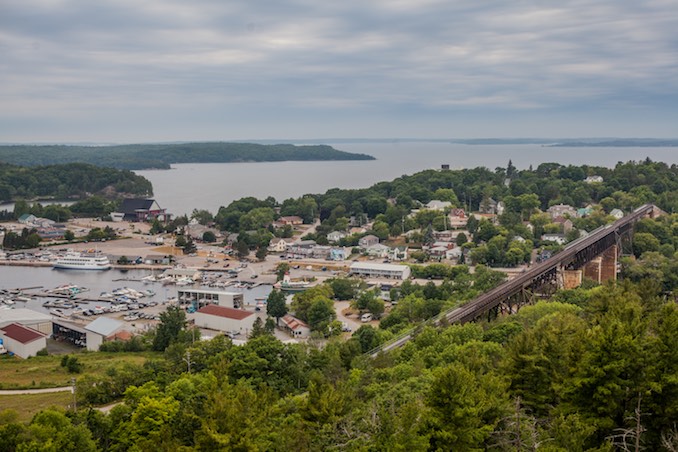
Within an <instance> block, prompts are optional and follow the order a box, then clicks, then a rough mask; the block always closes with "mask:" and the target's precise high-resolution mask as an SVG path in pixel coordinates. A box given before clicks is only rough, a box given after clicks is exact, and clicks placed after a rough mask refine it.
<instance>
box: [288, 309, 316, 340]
mask: <svg viewBox="0 0 678 452" xmlns="http://www.w3.org/2000/svg"><path fill="white" fill-rule="evenodd" d="M280 320H282V323H283V324H282V328H283V329H284V330H285V331H287V332H288V333H290V334H291V335H292V337H294V338H295V339H297V338H304V337H308V336H310V335H311V327H309V326H308V325H306V324H305V323H304V322H302V321H301V320H299V319H298V318H296V317H293V316H291V315H290V314H286V315H285V316H283V317H281V318H280Z"/></svg>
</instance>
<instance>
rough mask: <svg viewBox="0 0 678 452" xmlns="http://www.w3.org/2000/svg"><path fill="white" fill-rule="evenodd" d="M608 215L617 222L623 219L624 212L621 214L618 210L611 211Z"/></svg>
mask: <svg viewBox="0 0 678 452" xmlns="http://www.w3.org/2000/svg"><path fill="white" fill-rule="evenodd" d="M610 215H612V216H613V217H615V218H616V219H617V220H621V219H622V218H624V212H622V211H621V210H619V209H612V211H611V212H610Z"/></svg>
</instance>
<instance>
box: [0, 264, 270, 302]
mask: <svg viewBox="0 0 678 452" xmlns="http://www.w3.org/2000/svg"><path fill="white" fill-rule="evenodd" d="M152 273H153V272H152V271H151V270H129V271H124V272H123V271H120V270H107V271H87V270H56V269H53V268H51V267H22V266H4V265H3V266H0V289H19V288H22V289H23V288H29V287H38V286H42V288H41V289H39V290H28V291H27V292H26V293H27V294H30V293H31V292H37V291H46V290H47V289H53V288H55V287H57V286H62V285H64V284H74V285H77V286H80V287H86V288H87V289H89V291H88V292H86V293H85V294H84V296H89V297H92V298H96V297H98V296H99V295H100V294H101V293H102V292H111V291H113V290H115V289H117V288H121V287H129V288H132V289H135V290H139V291H141V290H147V289H151V290H153V291H154V292H155V293H156V294H155V296H153V297H151V298H147V299H149V300H154V301H158V302H161V301H163V300H167V299H168V298H173V297H176V296H177V287H176V286H173V285H167V286H163V285H162V284H161V283H150V284H148V283H146V284H145V283H143V282H141V281H140V280H141V278H143V277H144V276H147V275H150V274H152ZM156 273H157V271H156ZM189 287H190V288H201V289H209V288H208V287H206V286H205V287H199V286H198V285H195V286H184V287H181V288H182V289H186V288H189ZM210 290H219V291H224V292H241V293H243V294H244V297H245V304H247V305H255V304H256V299H257V298H266V297H268V294H269V293H270V291H271V286H268V285H262V286H258V287H255V288H253V289H238V288H234V287H227V288H225V289H210ZM46 300H47V299H46V298H38V299H37V300H31V301H27V302H20V301H17V302H16V304H15V305H14V307H15V308H29V309H33V310H35V311H40V312H45V313H47V312H48V311H49V308H43V307H42V304H43V303H44V302H45V301H46ZM106 305H107V303H104V302H92V303H87V304H79V307H80V308H83V309H87V308H93V307H94V306H106ZM64 311H65V312H70V311H69V310H66V309H64Z"/></svg>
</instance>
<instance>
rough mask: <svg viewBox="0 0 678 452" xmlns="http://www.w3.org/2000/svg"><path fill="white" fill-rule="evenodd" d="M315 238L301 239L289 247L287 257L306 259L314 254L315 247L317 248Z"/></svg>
mask: <svg viewBox="0 0 678 452" xmlns="http://www.w3.org/2000/svg"><path fill="white" fill-rule="evenodd" d="M315 246H316V242H315V240H299V241H298V242H294V243H292V244H291V245H289V246H288V247H287V251H286V254H287V257H290V258H292V259H304V258H310V257H312V256H313V248H315Z"/></svg>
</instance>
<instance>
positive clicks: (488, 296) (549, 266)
mask: <svg viewBox="0 0 678 452" xmlns="http://www.w3.org/2000/svg"><path fill="white" fill-rule="evenodd" d="M660 214H661V210H660V209H658V208H657V207H656V206H654V205H652V204H645V205H643V206H641V207H638V208H637V209H636V210H634V211H633V212H632V213H630V214H629V215H626V216H625V217H623V218H621V219H619V220H617V221H615V222H614V223H612V224H610V225H607V226H601V227H600V228H598V229H596V230H594V231H592V232H591V233H590V234H588V235H587V236H586V237H582V238H579V239H577V240H575V241H573V242H571V243H569V244H568V245H567V246H566V247H565V249H564V250H563V251H561V252H560V253H558V254H556V255H554V256H553V257H551V258H550V259H547V260H545V261H543V262H541V263H538V264H536V265H533V266H532V267H530V268H528V269H526V270H525V271H524V272H523V273H521V274H519V275H518V276H516V277H515V278H513V279H511V280H509V281H507V282H505V283H503V284H501V285H499V286H497V287H495V288H494V289H492V290H490V291H488V292H486V293H484V294H482V295H480V296H479V297H477V298H475V299H474V300H471V301H470V302H468V303H466V304H465V305H463V306H460V307H457V308H452V309H450V310H448V311H445V312H442V313H441V314H439V315H438V316H437V317H435V318H434V319H431V320H430V321H429V322H428V323H429V324H433V325H436V326H439V325H442V324H451V323H465V322H471V321H474V320H476V319H480V318H485V317H486V318H488V319H492V318H494V317H497V316H499V315H502V314H510V313H514V312H516V311H517V310H518V309H519V308H520V306H522V305H525V304H529V303H533V302H535V301H536V300H538V299H540V298H548V297H550V296H551V295H552V294H553V293H555V291H556V290H557V289H558V288H562V287H564V288H573V287H577V286H578V285H579V284H581V281H582V279H583V277H588V278H591V279H594V280H596V281H598V282H604V281H607V280H609V279H614V278H616V275H617V261H618V257H619V254H620V253H621V251H622V250H623V249H624V247H625V246H626V244H627V243H629V244H630V241H631V237H632V234H633V228H634V225H635V223H636V222H638V221H639V220H641V219H643V218H646V217H649V218H655V217H656V216H658V215H660ZM415 334H416V333H415V332H413V331H409V332H407V333H404V334H403V335H401V336H399V337H397V338H395V339H393V340H392V341H390V342H388V343H386V344H382V345H381V346H380V347H378V348H376V349H374V350H372V351H370V352H368V354H369V355H370V356H376V355H377V354H378V353H379V352H382V351H388V350H391V349H393V348H397V347H400V346H401V345H403V344H405V343H406V342H408V341H409V340H410V339H412V338H413V337H414V336H415Z"/></svg>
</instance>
